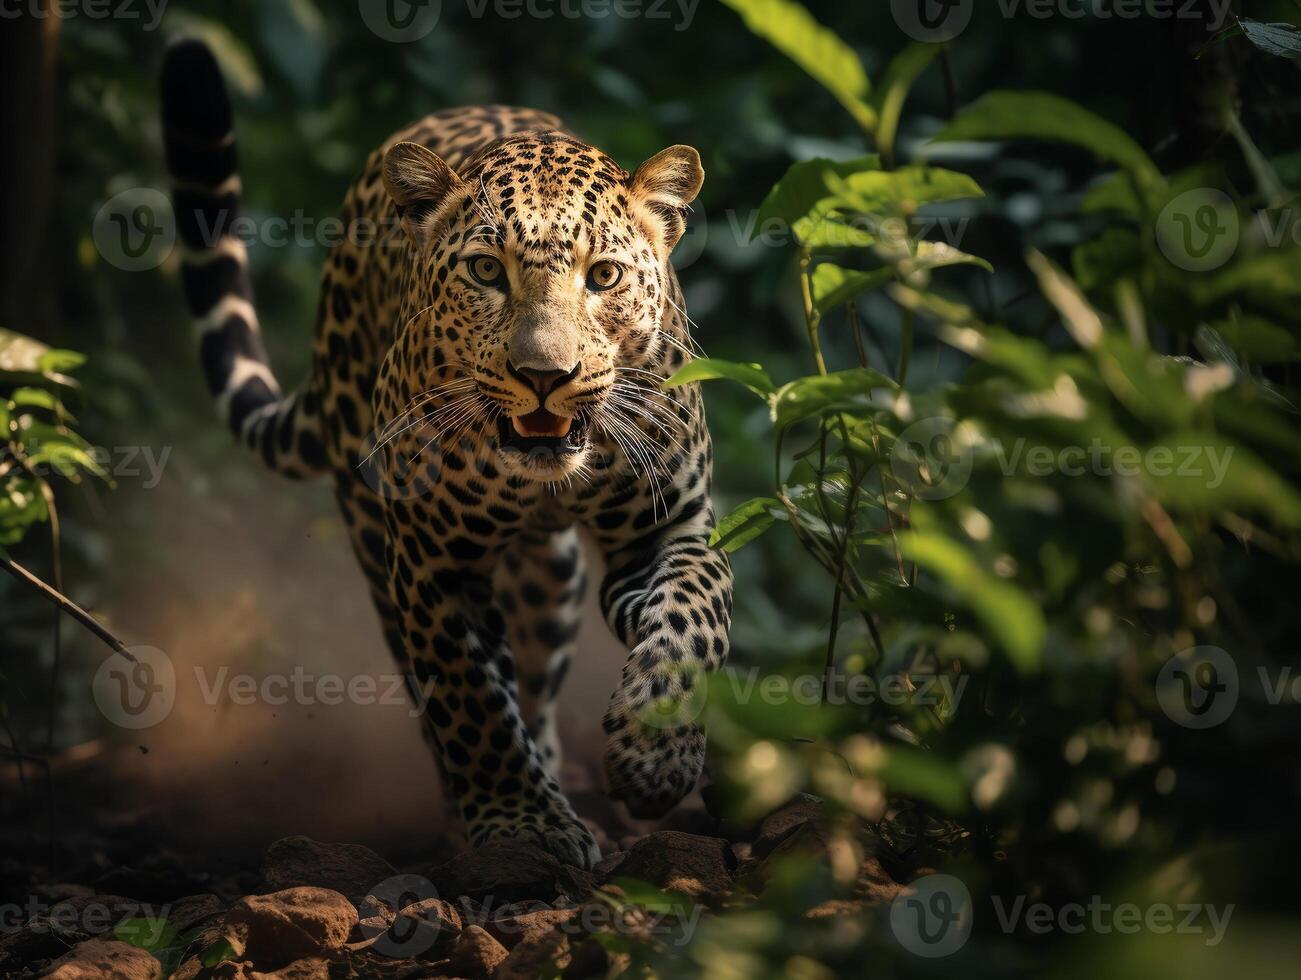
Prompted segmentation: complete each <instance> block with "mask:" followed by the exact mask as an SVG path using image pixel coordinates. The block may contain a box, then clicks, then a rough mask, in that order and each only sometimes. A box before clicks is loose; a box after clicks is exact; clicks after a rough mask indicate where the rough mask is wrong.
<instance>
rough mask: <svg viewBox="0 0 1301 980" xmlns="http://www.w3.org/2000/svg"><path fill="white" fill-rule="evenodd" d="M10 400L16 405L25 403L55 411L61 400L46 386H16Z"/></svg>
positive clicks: (28, 405) (31, 406)
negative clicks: (45, 387) (47, 389)
mask: <svg viewBox="0 0 1301 980" xmlns="http://www.w3.org/2000/svg"><path fill="white" fill-rule="evenodd" d="M9 400H10V401H12V402H13V403H14V404H15V405H25V406H27V407H29V408H46V409H49V410H50V411H51V412H53V411H55V410H56V409H57V408H58V406H59V400H58V399H57V398H55V397H54V395H53V394H51V393H50V392H48V391H46V390H45V389H44V388H16V389H14V393H13V394H12V395H10V396H9Z"/></svg>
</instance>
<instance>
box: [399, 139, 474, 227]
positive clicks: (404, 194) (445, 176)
mask: <svg viewBox="0 0 1301 980" xmlns="http://www.w3.org/2000/svg"><path fill="white" fill-rule="evenodd" d="M461 184H462V181H461V178H460V177H458V176H457V175H456V172H455V171H454V170H452V168H451V167H449V166H448V165H447V164H446V163H445V162H444V161H443V158H442V157H440V156H439V155H438V154H437V153H435V152H434V151H433V150H431V149H429V148H428V147H426V146H421V145H420V144H419V143H405V142H404V143H395V144H394V145H393V146H391V147H390V148H389V150H388V152H387V153H385V154H384V186H385V187H387V188H388V192H389V194H391V195H392V196H393V200H394V201H396V202H397V206H398V213H399V214H401V215H402V223H403V224H404V225H405V226H406V229H407V233H408V234H410V235H411V236H412V238H414V239H415V240H417V241H425V240H426V239H427V238H428V236H429V232H430V230H431V228H432V224H433V222H432V218H433V214H434V212H435V211H437V210H438V206H439V205H440V204H442V203H443V201H445V200H446V199H447V195H448V194H450V193H451V192H452V191H454V190H456V189H457V188H458V187H460V186H461Z"/></svg>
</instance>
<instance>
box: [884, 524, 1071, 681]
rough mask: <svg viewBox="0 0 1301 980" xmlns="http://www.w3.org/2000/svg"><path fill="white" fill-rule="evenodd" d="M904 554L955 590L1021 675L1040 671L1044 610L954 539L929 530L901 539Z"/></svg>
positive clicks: (909, 534)
mask: <svg viewBox="0 0 1301 980" xmlns="http://www.w3.org/2000/svg"><path fill="white" fill-rule="evenodd" d="M899 547H900V548H901V549H902V550H903V553H904V556H905V557H907V558H909V559H911V560H912V561H915V562H917V564H919V565H921V566H922V567H923V568H925V569H926V570H928V571H929V572H931V573H932V574H934V575H935V576H937V577H938V578H939V579H941V580H942V581H943V582H944V583H945V584H947V585H948V586H949V588H951V589H952V590H953V591H954V593H955V594H956V595H957V596H958V598H959V599H960V600H961V601H962V603H963V604H964V605H965V606H966V607H967V608H968V609H970V610H971V612H972V613H973V614H974V615H975V616H976V618H977V619H979V620H980V622H981V624H982V625H983V626H984V627H985V629H986V630H987V631H988V632H989V634H990V635H991V636H992V637H994V639H995V640H997V641H998V643H999V645H1000V646H1002V648H1003V649H1004V650H1005V651H1006V652H1007V655H1008V656H1009V657H1010V658H1011V660H1012V663H1013V664H1014V665H1015V666H1016V668H1017V669H1018V670H1020V671H1021V672H1022V673H1032V672H1034V671H1037V670H1038V669H1039V658H1040V654H1041V653H1042V651H1043V645H1044V640H1045V638H1046V637H1047V635H1048V626H1047V624H1046V623H1045V622H1044V616H1043V611H1042V610H1041V609H1040V608H1039V606H1038V605H1037V604H1036V603H1035V602H1034V600H1033V599H1031V598H1030V596H1028V595H1026V594H1025V593H1024V592H1023V591H1021V589H1019V588H1017V587H1016V586H1015V585H1013V584H1012V583H1010V582H1006V581H1003V580H1002V579H999V578H997V577H996V576H994V575H991V574H990V573H989V572H986V571H985V570H984V569H983V568H981V567H980V565H979V564H977V563H976V560H975V558H974V557H972V555H971V554H970V553H969V552H968V551H967V550H966V549H964V548H963V547H962V546H961V545H959V544H958V543H957V542H956V541H953V540H952V539H950V538H947V537H945V536H944V535H942V534H939V533H937V532H931V531H908V532H905V533H903V534H900V535H899Z"/></svg>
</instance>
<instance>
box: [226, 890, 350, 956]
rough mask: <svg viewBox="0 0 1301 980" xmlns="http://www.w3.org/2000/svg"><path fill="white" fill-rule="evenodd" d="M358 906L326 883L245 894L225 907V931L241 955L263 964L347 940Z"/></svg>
mask: <svg viewBox="0 0 1301 980" xmlns="http://www.w3.org/2000/svg"><path fill="white" fill-rule="evenodd" d="M356 923H357V910H356V909H355V908H353V906H352V903H351V902H349V901H348V900H347V899H346V898H344V897H343V896H342V895H340V894H339V893H338V892H336V891H330V890H329V889H327V888H309V887H301V888H288V889H285V890H284V891H279V892H273V893H272V894H270V895H247V896H245V897H244V898H242V899H240V900H239V902H237V903H236V904H235V906H234V907H233V908H231V910H230V911H229V912H227V913H226V919H225V926H226V928H225V930H224V934H225V936H226V937H228V938H229V939H230V940H231V944H232V945H233V946H235V948H236V950H239V948H240V946H243V955H244V956H245V957H246V958H247V959H249V960H251V961H253V962H254V963H256V964H258V966H260V967H263V968H265V969H277V968H279V967H282V966H287V965H288V964H290V963H292V962H293V961H294V960H300V959H305V958H306V957H309V956H313V955H315V954H317V953H319V952H320V951H321V950H323V949H334V948H337V947H339V946H342V945H343V944H344V943H345V942H347V941H348V934H349V933H350V932H352V928H353V926H354V925H356Z"/></svg>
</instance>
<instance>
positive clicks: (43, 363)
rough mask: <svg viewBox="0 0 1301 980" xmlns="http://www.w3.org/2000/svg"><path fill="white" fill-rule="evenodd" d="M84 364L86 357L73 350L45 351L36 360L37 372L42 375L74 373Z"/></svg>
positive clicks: (56, 349) (55, 349)
mask: <svg viewBox="0 0 1301 980" xmlns="http://www.w3.org/2000/svg"><path fill="white" fill-rule="evenodd" d="M85 363H86V355H85V354H82V353H80V352H79V351H75V350H62V349H58V348H54V349H51V350H47V351H46V352H45V353H44V354H42V355H41V356H40V358H39V359H38V360H37V370H39V371H40V372H41V373H42V374H61V373H62V372H64V371H75V370H76V369H77V368H79V367H81V366H82V365H83V364H85Z"/></svg>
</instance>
